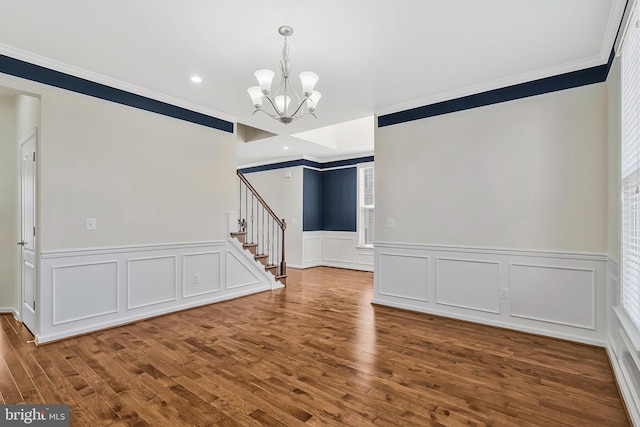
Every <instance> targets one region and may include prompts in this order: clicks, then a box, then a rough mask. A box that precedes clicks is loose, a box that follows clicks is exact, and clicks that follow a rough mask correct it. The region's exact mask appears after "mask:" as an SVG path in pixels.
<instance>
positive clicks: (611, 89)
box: [606, 57, 620, 260]
mask: <svg viewBox="0 0 640 427" xmlns="http://www.w3.org/2000/svg"><path fill="white" fill-rule="evenodd" d="M606 87H607V194H608V200H607V208H608V209H607V254H608V255H609V256H610V257H611V258H613V259H614V260H618V259H619V257H620V188H619V182H620V58H619V57H618V58H615V59H614V61H613V64H612V65H611V69H610V71H609V77H608V79H607V84H606Z"/></svg>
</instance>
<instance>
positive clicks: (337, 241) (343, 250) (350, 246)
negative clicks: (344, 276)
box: [322, 231, 357, 266]
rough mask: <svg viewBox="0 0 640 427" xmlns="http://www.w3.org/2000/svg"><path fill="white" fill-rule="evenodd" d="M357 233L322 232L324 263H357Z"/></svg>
mask: <svg viewBox="0 0 640 427" xmlns="http://www.w3.org/2000/svg"><path fill="white" fill-rule="evenodd" d="M356 239H357V234H356V233H342V232H328V231H323V232H322V261H323V263H328V264H334V265H338V266H340V265H354V264H355V263H356V243H357V241H356Z"/></svg>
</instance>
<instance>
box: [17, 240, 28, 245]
mask: <svg viewBox="0 0 640 427" xmlns="http://www.w3.org/2000/svg"><path fill="white" fill-rule="evenodd" d="M26 244H27V242H25V241H24V240H23V241H21V242H18V245H19V246H24V245H26Z"/></svg>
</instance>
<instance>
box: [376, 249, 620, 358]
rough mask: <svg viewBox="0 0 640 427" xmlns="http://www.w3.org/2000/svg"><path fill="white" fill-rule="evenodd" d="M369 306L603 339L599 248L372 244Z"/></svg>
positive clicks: (603, 277)
mask: <svg viewBox="0 0 640 427" xmlns="http://www.w3.org/2000/svg"><path fill="white" fill-rule="evenodd" d="M374 262H375V266H376V274H375V276H374V298H373V302H374V303H375V304H382V305H388V306H393V307H399V308H404V309H409V310H416V311H422V312H426V313H433V314H438V315H443V316H449V317H455V318H458V319H464V320H470V321H474V322H480V323H486V324H490V325H495V326H500V327H506V328H511V329H516V330H521V331H526V332H531V333H536V334H542V335H549V336H553V337H558V338H563V339H568V340H572V341H579V342H584V343H589V344H595V345H601V346H603V345H605V344H606V341H607V307H606V304H607V300H608V298H607V292H606V287H607V259H606V256H605V255H603V254H594V253H570V252H552V251H532V250H517V249H514V250H509V249H499V248H495V249H494V248H479V247H460V246H439V245H427V244H402V243H387V242H375V243H374Z"/></svg>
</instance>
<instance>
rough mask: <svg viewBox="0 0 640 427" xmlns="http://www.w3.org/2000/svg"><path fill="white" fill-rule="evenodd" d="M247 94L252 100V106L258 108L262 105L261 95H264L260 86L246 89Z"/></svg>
mask: <svg viewBox="0 0 640 427" xmlns="http://www.w3.org/2000/svg"><path fill="white" fill-rule="evenodd" d="M247 92H248V93H249V96H250V97H251V102H253V106H254V107H256V108H260V107H261V106H262V97H263V96H264V95H263V93H262V90H261V89H260V86H252V87H250V88H249V89H247Z"/></svg>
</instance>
